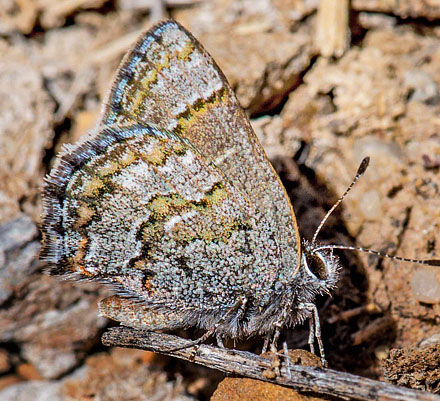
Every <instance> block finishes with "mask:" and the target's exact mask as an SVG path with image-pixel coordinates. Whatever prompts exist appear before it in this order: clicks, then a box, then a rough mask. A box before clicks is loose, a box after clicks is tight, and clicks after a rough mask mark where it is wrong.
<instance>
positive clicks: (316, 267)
mask: <svg viewBox="0 0 440 401" xmlns="http://www.w3.org/2000/svg"><path fill="white" fill-rule="evenodd" d="M306 260H307V267H308V268H309V270H310V272H311V273H312V274H313V275H314V276H316V278H318V279H320V280H326V279H327V277H328V274H327V269H326V265H325V262H324V260H323V259H322V256H321V255H320V254H319V253H308V254H307V255H306Z"/></svg>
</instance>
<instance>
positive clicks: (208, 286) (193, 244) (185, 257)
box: [42, 21, 300, 334]
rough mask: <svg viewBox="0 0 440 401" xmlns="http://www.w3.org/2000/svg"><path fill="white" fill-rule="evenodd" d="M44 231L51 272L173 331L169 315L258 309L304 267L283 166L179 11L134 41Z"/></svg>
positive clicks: (73, 152) (46, 212) (49, 208)
mask: <svg viewBox="0 0 440 401" xmlns="http://www.w3.org/2000/svg"><path fill="white" fill-rule="evenodd" d="M42 231H43V250H42V257H43V259H45V260H47V261H49V262H50V263H51V271H52V273H54V274H59V275H63V276H65V277H69V276H70V277H74V278H87V279H92V280H101V281H104V282H106V283H110V284H112V285H113V286H115V287H117V289H118V290H119V293H123V294H125V295H129V296H131V297H132V298H133V299H137V300H141V301H142V303H143V304H142V305H143V307H144V308H147V310H149V309H148V308H153V309H154V310H155V311H156V312H157V314H156V312H154V313H155V316H156V317H158V316H159V315H160V316H161V318H160V321H161V322H162V323H161V324H163V325H164V327H165V326H168V325H169V323H163V322H168V320H167V319H162V318H163V317H164V316H165V315H166V313H167V311H173V312H174V313H178V315H179V316H180V318H179V319H178V320H179V322H180V321H181V322H184V323H182V324H183V325H184V326H188V325H193V324H194V325H198V326H199V327H200V326H202V327H209V326H210V325H211V324H213V323H214V322H217V321H219V319H221V318H222V316H223V315H224V313H225V310H228V308H233V307H234V306H235V305H237V302H238V301H239V300H240V299H246V300H247V301H248V304H247V308H248V310H249V311H250V312H249V313H253V314H255V315H257V314H258V311H259V310H261V308H264V307H267V306H268V305H271V304H273V302H272V303H271V300H273V297H274V296H276V294H275V292H274V288H275V287H276V286H275V284H284V285H287V284H288V283H289V282H290V280H291V279H292V275H293V274H294V273H295V268H297V267H298V266H299V252H300V245H299V238H298V230H297V226H296V221H295V217H294V214H293V211H292V208H291V205H290V202H289V200H288V198H287V196H286V194H285V191H284V188H283V186H282V184H281V182H280V180H279V178H278V176H277V175H276V173H275V171H274V170H273V168H272V166H271V165H270V163H269V161H268V159H267V157H266V155H265V154H264V151H263V149H262V148H261V146H260V144H259V143H258V140H257V138H256V136H255V134H254V132H253V131H252V128H251V126H250V123H249V121H248V119H247V117H246V115H245V113H244V111H243V110H242V109H241V107H240V106H239V104H238V102H237V100H236V98H235V96H234V93H233V92H232V90H231V88H230V86H229V84H228V83H227V81H226V79H225V77H224V76H223V74H222V73H221V71H220V70H219V68H218V67H217V65H216V64H215V62H214V61H213V59H212V58H211V57H210V56H209V55H208V54H207V52H206V51H205V50H204V49H203V48H202V46H201V45H200V44H199V43H198V42H197V41H196V39H194V38H193V37H192V36H191V34H190V33H188V32H187V31H186V30H185V29H184V28H183V27H181V26H180V25H179V24H177V23H176V22H172V21H170V22H165V23H162V24H159V25H157V26H156V27H154V28H153V29H152V30H151V31H149V32H147V33H146V34H145V35H144V36H142V37H141V38H140V39H139V41H138V42H137V43H136V44H135V46H134V48H133V49H132V50H131V51H130V52H129V53H128V55H127V56H126V57H125V59H124V60H123V62H122V64H121V67H120V69H119V71H118V73H117V76H116V80H115V83H114V85H113V88H112V90H111V92H110V95H109V98H108V101H107V105H106V106H105V108H104V112H103V115H102V121H101V123H100V124H99V125H98V127H97V129H96V130H95V132H92V133H91V134H90V135H89V136H87V137H85V138H84V139H83V140H82V141H81V142H80V143H79V144H77V145H75V146H71V147H68V148H67V149H66V150H65V152H64V153H63V154H62V155H61V156H60V157H59V158H58V159H57V161H56V164H55V166H54V168H53V170H52V172H51V174H50V176H48V178H47V179H46V183H45V185H44V188H43V224H42ZM153 309H151V310H153ZM176 316H177V315H176ZM263 320H264V319H263ZM247 321H248V322H249V324H251V323H250V322H251V319H248V320H247ZM179 322H174V323H173V327H181V326H179V324H180V323H179ZM234 324H235V326H234V328H232V329H227V331H226V332H227V333H229V334H233V333H235V332H236V331H237V330H239V329H238V328H239V327H240V324H241V323H240V322H238V319H237V321H236V322H235V323H234ZM225 330H226V329H225ZM228 330H229V331H228ZM252 330H253V329H252Z"/></svg>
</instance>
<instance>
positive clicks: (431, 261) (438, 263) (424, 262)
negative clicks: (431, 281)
mask: <svg viewBox="0 0 440 401" xmlns="http://www.w3.org/2000/svg"><path fill="white" fill-rule="evenodd" d="M369 163H370V158H369V157H365V158H364V159H363V160H362V162H361V164H360V165H359V168H358V171H357V173H356V176H355V177H354V179H353V181H352V182H351V184H350V185H349V186H348V188H347V189H346V190H345V192H344V193H343V195H342V196H341V197H340V198H339V199H338V200H337V201H336V203H335V204H334V205H333V206H332V208H331V209H330V210H329V211H328V212H327V213H326V215H325V216H324V218H323V219H322V220H321V223H319V226H318V228H317V229H316V231H315V234H314V235H313V238H312V245H316V238H317V237H318V234H319V232H320V231H321V229H322V227H323V225H324V224H325V222H326V221H327V219H328V218H329V216H330V215H331V214H332V213H333V211H334V210H335V209H336V208H337V207H338V206H339V204H340V203H341V202H342V201H343V200H344V198H345V197H346V196H347V194H348V193H349V192H350V190H351V189H352V188H353V186H354V184H356V182H357V180H358V179H359V178H360V177H361V176H362V175H363V174H364V173H365V171H366V170H367V167H368V164H369ZM324 249H331V250H333V249H344V250H351V251H359V252H365V253H369V254H371V255H377V256H381V257H383V258H388V259H393V260H399V261H401V262H411V263H418V264H420V265H427V266H440V260H439V259H425V260H421V259H409V258H402V257H400V256H393V255H389V254H388V253H384V252H380V251H373V250H372V249H365V248H362V247H355V246H348V245H319V246H316V247H314V248H313V252H319V251H321V250H324Z"/></svg>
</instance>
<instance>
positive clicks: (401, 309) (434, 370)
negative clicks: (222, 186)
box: [0, 0, 440, 400]
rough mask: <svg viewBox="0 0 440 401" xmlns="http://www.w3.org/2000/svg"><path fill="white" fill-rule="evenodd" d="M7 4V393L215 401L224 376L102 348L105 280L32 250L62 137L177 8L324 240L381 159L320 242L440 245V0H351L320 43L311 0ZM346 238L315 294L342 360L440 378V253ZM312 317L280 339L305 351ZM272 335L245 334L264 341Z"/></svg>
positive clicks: (400, 380) (2, 131) (1, 74)
mask: <svg viewBox="0 0 440 401" xmlns="http://www.w3.org/2000/svg"><path fill="white" fill-rule="evenodd" d="M3 3H5V4H2V7H1V9H0V54H1V57H0V110H1V112H0V158H1V160H2V163H0V399H2V400H12V399H14V400H15V399H19V400H27V399H44V400H61V399H67V400H80V399H81V400H83V399H93V400H94V399H96V400H98V399H100V400H113V399H114V400H123V399H131V400H143V399H166V400H174V399H175V400H198V399H200V400H207V399H209V398H210V396H211V395H212V394H213V392H214V390H215V388H216V386H217V384H218V383H219V382H220V381H221V380H222V379H223V375H222V374H221V373H219V372H215V371H211V370H208V369H204V368H201V367H198V366H196V365H193V364H189V363H183V362H180V361H178V360H175V359H172V358H166V357H162V356H158V355H154V354H151V353H148V352H144V351H134V350H124V349H110V350H109V349H106V348H105V347H104V346H102V345H101V342H100V336H101V334H102V333H103V331H104V330H105V329H106V328H107V327H109V326H110V325H112V324H114V323H112V322H109V321H107V320H105V319H104V318H100V317H98V312H97V303H98V301H99V300H100V299H102V298H103V297H104V296H106V295H108V294H111V291H110V290H108V289H107V288H103V287H102V286H100V285H98V284H90V283H89V284H78V283H71V282H66V281H63V282H61V281H57V280H56V279H54V278H53V277H50V276H47V275H45V274H44V269H45V266H44V264H43V263H41V262H39V261H38V253H39V249H40V246H41V245H40V240H41V235H40V231H39V224H40V213H41V209H42V207H41V197H40V187H41V184H42V182H43V177H44V176H45V175H46V174H47V173H48V172H49V171H50V168H51V166H52V164H53V162H54V159H55V156H56V154H57V153H58V151H59V150H60V149H61V146H62V145H63V144H65V143H72V142H75V141H76V140H78V138H80V136H81V135H82V134H84V133H85V132H87V131H88V130H90V129H91V128H92V127H93V126H94V124H95V122H96V121H97V118H98V116H99V113H100V110H101V103H102V101H103V98H105V96H106V93H107V91H108V90H109V86H110V84H111V82H112V77H113V74H114V72H115V70H116V68H117V66H118V64H119V62H120V60H121V58H122V56H123V55H124V53H125V52H126V50H127V49H128V48H129V47H130V45H131V43H133V41H134V40H135V39H136V37H137V36H138V35H139V34H140V33H141V32H143V31H145V30H146V29H148V28H149V27H150V26H152V24H154V23H155V22H157V20H158V19H166V18H169V17H172V18H175V19H177V20H178V21H180V22H181V23H182V24H183V25H184V26H185V27H187V28H188V29H189V30H190V31H191V32H192V33H193V35H194V36H195V37H197V38H198V39H199V40H200V42H202V43H203V45H204V46H205V47H206V49H207V50H208V51H209V52H210V53H211V54H212V56H213V57H214V58H215V59H216V61H217V62H218V64H219V66H220V67H221V69H222V70H223V71H224V73H225V75H226V76H227V78H228V80H229V82H230V83H231V86H232V87H233V89H234V90H235V92H236V94H237V97H238V99H239V101H240V103H241V104H242V105H243V107H244V108H245V109H246V111H247V112H248V114H249V116H250V117H251V122H252V125H253V126H254V129H255V131H256V134H257V136H258V138H259V139H260V142H261V143H262V146H263V147H264V149H265V150H266V153H267V155H268V157H269V159H270V161H271V162H272V164H273V165H274V167H275V168H276V170H277V172H278V173H279V175H280V177H281V179H282V181H283V183H284V185H285V187H286V190H287V193H288V195H289V197H290V199H291V201H292V204H293V208H294V210H295V214H296V216H297V219H298V224H299V227H300V232H301V235H302V236H303V237H305V238H308V239H311V238H312V237H313V233H314V231H315V229H316V227H317V226H318V225H319V222H320V221H321V219H322V218H323V216H324V215H325V213H326V211H327V210H328V209H329V208H330V207H331V206H332V204H333V203H334V202H335V201H336V200H337V199H338V198H339V196H340V195H341V194H342V193H343V192H344V191H345V189H346V188H347V187H348V185H349V184H350V183H351V181H352V179H353V177H354V175H355V173H356V170H357V168H358V166H359V164H360V162H361V160H362V159H363V158H364V157H366V156H369V157H370V159H371V162H370V167H369V168H368V170H367V172H366V173H365V174H364V175H363V176H362V177H361V179H360V180H359V182H358V183H356V185H355V187H354V189H353V190H352V191H351V192H350V194H349V195H348V196H347V198H346V199H345V200H344V201H343V203H342V205H341V206H340V207H339V208H338V209H336V211H335V212H334V213H333V214H332V216H331V217H330V219H329V221H328V222H327V224H326V225H325V226H324V228H323V230H322V232H321V233H320V235H319V240H320V241H322V242H325V243H332V244H343V245H350V246H356V247H363V248H368V249H373V250H377V251H381V252H386V253H388V254H390V255H398V256H402V257H407V258H417V259H435V258H438V257H439V254H440V250H439V246H440V238H439V232H440V207H439V199H440V197H439V194H440V174H439V171H440V119H439V115H440V93H439V84H440V28H439V25H438V18H440V8H439V7H438V6H435V5H431V4H430V2H426V1H423V0H406V1H399V2H379V1H374V0H372V1H353V2H352V9H351V13H350V21H349V23H350V25H349V26H350V31H351V38H350V41H349V46H347V49H346V50H345V53H344V54H343V55H341V56H340V57H338V58H336V57H330V58H326V57H322V56H321V55H320V53H319V49H318V48H319V46H317V45H316V43H315V42H314V34H315V30H316V23H317V18H316V7H317V5H318V1H317V0H315V1H309V0H272V1H270V0H257V1H248V0H243V1H233V0H212V1H210V2H202V1H197V0H194V1H190V0H185V1H180V2H177V1H174V2H173V1H165V2H164V3H163V4H165V6H166V7H161V6H160V4H159V3H160V2H157V4H156V2H151V1H150V2H148V1H147V2H145V1H141V0H114V1H105V0H92V1H90V0H89V1H80V0H79V1H77V2H72V1H64V2H60V1H57V0H45V1H30V0H5V1H4V2H3ZM177 3H180V5H178V6H177V5H176V4H177ZM385 3H386V4H385ZM163 4H162V6H163ZM335 252H337V253H338V255H339V256H340V258H341V261H342V264H343V269H342V270H341V279H340V282H339V284H338V288H337V289H336V290H335V291H334V293H333V294H332V296H331V297H330V298H326V297H322V298H320V299H319V300H318V306H319V313H320V319H321V325H322V332H323V339H324V345H325V349H326V353H327V358H328V362H329V365H330V367H332V368H334V369H339V370H343V371H348V372H351V373H355V374H359V375H363V376H366V377H371V378H375V379H379V380H388V381H390V382H392V383H395V384H399V385H403V386H408V387H413V388H417V389H421V390H426V391H431V392H437V393H439V392H440V372H439V369H438V366H439V364H440V329H439V323H440V273H439V270H438V268H437V267H430V266H423V265H417V264H414V263H403V262H399V261H397V260H392V259H382V258H378V257H376V256H374V255H371V254H368V253H357V252H348V251H347V252H342V251H341V252H339V251H335ZM307 332H308V326H307V325H305V326H304V327H302V326H301V327H296V328H295V329H290V330H286V331H285V332H284V333H283V336H282V340H286V341H287V342H288V345H289V348H307ZM187 334H188V333H187ZM192 334H194V333H192ZM188 335H191V333H189V334H188ZM261 344H262V340H261V339H259V338H258V339H251V340H250V341H249V342H245V343H243V344H239V346H240V347H241V348H245V349H251V350H254V351H255V352H259V350H260V349H261ZM229 345H230V346H233V345H234V344H232V343H231V344H229ZM243 380H245V379H243ZM222 386H225V384H224V383H223V384H222ZM232 386H233V387H234V386H235V387H237V386H238V387H237V388H240V385H239V384H237V383H234V384H232ZM235 387H234V388H235ZM220 388H221V387H219V389H220ZM223 391H229V390H223ZM249 391H251V392H253V393H252V394H254V393H255V392H258V390H257V388H256V387H255V388H254V387H253V386H251V387H250V388H249ZM261 391H269V392H271V391H272V390H267V389H266V388H264V390H263V388H262V389H261ZM273 391H276V390H273ZM279 391H281V390H279ZM281 392H282V391H281ZM226 395H227V393H224V394H223V395H222V394H221V393H220V395H219V392H218V391H217V393H216V397H217V398H215V399H227V398H224V397H225V396H226ZM252 396H253V395H252ZM221 397H223V398H221ZM280 397H287V396H285V395H283V396H280ZM266 399H272V398H266ZM273 399H275V398H273ZM285 399H287V398H285ZM298 399H300V398H298Z"/></svg>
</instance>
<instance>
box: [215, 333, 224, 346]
mask: <svg viewBox="0 0 440 401" xmlns="http://www.w3.org/2000/svg"><path fill="white" fill-rule="evenodd" d="M215 339H216V340H217V345H218V346H219V347H220V348H225V346H224V344H223V340H222V336H221V335H220V334H216V336H215Z"/></svg>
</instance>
